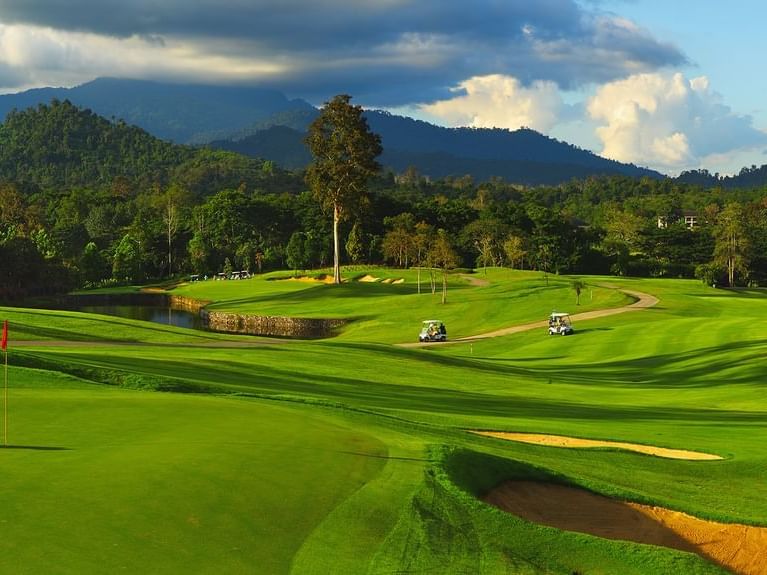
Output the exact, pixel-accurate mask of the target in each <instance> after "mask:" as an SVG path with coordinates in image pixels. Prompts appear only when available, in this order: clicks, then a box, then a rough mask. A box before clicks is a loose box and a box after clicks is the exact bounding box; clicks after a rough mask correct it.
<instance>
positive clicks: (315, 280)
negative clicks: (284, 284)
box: [280, 275, 333, 284]
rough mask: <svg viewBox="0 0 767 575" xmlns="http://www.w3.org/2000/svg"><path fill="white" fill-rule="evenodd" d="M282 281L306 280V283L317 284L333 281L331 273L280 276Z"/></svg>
mask: <svg viewBox="0 0 767 575" xmlns="http://www.w3.org/2000/svg"><path fill="white" fill-rule="evenodd" d="M280 279H281V280H282V281H291V282H307V283H319V284H332V283H333V276H331V275H324V276H317V277H312V276H293V277H289V278H280Z"/></svg>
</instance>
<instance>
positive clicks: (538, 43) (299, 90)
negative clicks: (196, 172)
mask: <svg viewBox="0 0 767 575" xmlns="http://www.w3.org/2000/svg"><path fill="white" fill-rule="evenodd" d="M0 24H2V25H3V29H4V34H3V35H4V36H5V40H4V44H5V45H8V47H9V48H10V50H11V52H13V51H14V50H15V51H16V52H18V51H23V50H24V49H25V48H27V47H29V46H37V45H41V46H44V48H43V52H44V53H38V54H37V57H36V58H35V59H34V61H33V62H29V61H27V62H26V63H25V64H24V65H21V63H20V61H19V60H18V59H17V60H13V59H10V60H9V59H8V58H7V57H5V56H3V55H2V54H0V64H2V65H4V66H5V67H6V68H7V69H6V70H3V68H2V66H0V85H3V86H10V85H12V84H13V82H16V83H19V85H30V84H34V83H35V82H38V81H40V80H39V79H40V77H41V76H42V75H43V73H44V72H46V71H51V70H53V69H55V70H58V77H60V78H61V81H62V82H65V80H66V77H67V74H69V75H70V77H71V78H72V81H71V82H70V83H72V84H73V83H77V82H78V81H80V80H81V78H82V77H83V76H86V75H90V77H93V76H94V75H115V72H114V71H115V70H116V71H118V72H122V71H123V70H126V72H125V73H128V72H130V73H131V74H132V76H133V77H142V78H158V77H160V76H162V75H164V79H169V78H170V79H173V78H176V79H183V80H197V81H203V82H205V81H208V82H210V81H221V80H222V79H225V80H228V81H230V82H247V83H258V84H261V85H268V86H272V87H275V88H279V89H282V90H285V91H287V92H289V93H293V94H296V95H301V96H304V97H307V98H309V99H312V100H313V101H315V102H321V101H323V100H324V99H327V98H329V97H330V96H332V95H333V94H336V93H339V92H344V91H345V92H349V93H351V94H354V95H355V97H357V98H358V99H359V100H360V101H364V102H365V103H366V104H367V105H371V106H398V105H406V104H410V103H413V102H433V101H435V100H438V99H445V98H447V97H449V96H450V95H451V92H450V88H451V87H454V86H457V85H459V84H460V83H462V82H464V81H466V80H467V79H468V78H474V77H481V76H491V75H506V76H512V77H514V78H516V79H517V80H518V81H520V82H521V83H522V84H523V85H524V86H530V85H532V84H533V83H534V82H536V81H543V82H553V83H554V84H556V85H557V86H559V87H561V88H564V89H568V88H573V87H576V86H580V85H584V84H589V83H594V82H596V83H602V82H606V81H612V80H615V79H618V78H621V77H625V76H626V75H628V74H632V73H637V72H649V71H655V70H657V69H659V68H663V67H669V66H677V65H680V64H683V63H685V62H686V61H687V60H686V57H685V55H684V54H683V53H682V52H681V51H680V50H679V49H678V48H677V47H675V46H674V45H673V44H671V43H667V42H662V41H660V40H658V39H656V38H654V37H652V35H651V34H649V33H648V32H647V31H645V30H642V29H640V28H638V27H636V26H635V25H633V24H632V23H631V22H628V21H625V20H622V19H620V18H618V17H616V16H613V15H609V14H605V13H600V12H597V11H595V9H593V8H586V7H584V6H583V5H581V4H579V3H577V2H576V1H575V0H536V1H535V2H530V1H528V0H505V1H503V2H499V1H498V0H475V1H473V2H471V3H466V2H465V1H463V0H460V1H458V0H440V1H437V0H360V1H358V2H354V3H349V2H347V1H346V0H252V1H248V2H243V1H242V0H163V1H162V2H156V1H155V0H68V1H67V2H61V1H59V0H0ZM35 35H36V38H33V36H35ZM22 37H23V38H22ZM33 50H36V48H33ZM96 52H98V54H97V56H93V54H94V53H96ZM196 58H197V59H198V60H197V65H195V59H196ZM161 61H162V64H160V63H159V62H161ZM211 62H215V63H216V64H217V65H216V67H215V68H211V67H210V66H209V64H210V63H211ZM11 72H13V73H11Z"/></svg>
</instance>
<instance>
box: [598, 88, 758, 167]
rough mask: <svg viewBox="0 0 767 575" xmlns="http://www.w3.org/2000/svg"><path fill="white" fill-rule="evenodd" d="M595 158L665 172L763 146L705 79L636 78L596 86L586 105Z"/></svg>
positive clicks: (745, 119) (744, 117)
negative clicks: (593, 125) (598, 146)
mask: <svg viewBox="0 0 767 575" xmlns="http://www.w3.org/2000/svg"><path fill="white" fill-rule="evenodd" d="M588 114H589V116H590V117H591V119H592V120H594V121H596V122H597V123H598V125H599V126H598V128H597V129H596V133H597V136H598V137H599V139H600V140H601V141H602V144H603V149H602V151H601V154H602V155H603V156H605V157H608V158H612V159H615V160H619V161H622V162H633V163H639V164H644V165H651V166H658V167H661V168H663V169H666V170H670V171H679V170H681V169H688V168H697V167H699V166H701V165H702V164H704V163H706V160H707V159H712V158H717V159H718V161H721V160H722V159H723V158H724V157H726V155H728V154H732V153H734V152H737V151H742V150H745V149H749V148H754V147H758V146H764V145H767V133H765V132H763V131H761V130H758V129H756V128H755V127H754V126H753V121H752V118H751V117H750V116H747V115H737V114H735V113H733V111H732V110H731V109H730V108H729V107H728V106H726V105H725V104H724V103H723V101H722V97H721V96H720V95H719V94H717V93H716V92H714V91H712V90H711V88H710V86H709V82H708V79H707V78H706V77H703V76H702V77H698V78H693V79H690V80H688V79H687V78H686V77H685V76H684V75H682V74H680V73H676V74H671V75H669V74H637V75H634V76H631V77H629V78H626V79H623V80H618V81H615V82H611V83H608V84H605V85H603V86H601V87H600V88H599V89H598V91H597V93H596V95H595V96H594V97H593V98H591V99H590V101H589V103H588Z"/></svg>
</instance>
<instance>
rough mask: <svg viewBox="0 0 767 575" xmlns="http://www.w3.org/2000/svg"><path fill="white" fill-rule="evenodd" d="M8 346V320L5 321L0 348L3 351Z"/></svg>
mask: <svg viewBox="0 0 767 575" xmlns="http://www.w3.org/2000/svg"><path fill="white" fill-rule="evenodd" d="M7 347H8V320H5V321H4V322H3V338H2V339H0V349H2V350H3V351H5V350H6V348H7Z"/></svg>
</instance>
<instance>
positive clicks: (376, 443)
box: [0, 269, 767, 574]
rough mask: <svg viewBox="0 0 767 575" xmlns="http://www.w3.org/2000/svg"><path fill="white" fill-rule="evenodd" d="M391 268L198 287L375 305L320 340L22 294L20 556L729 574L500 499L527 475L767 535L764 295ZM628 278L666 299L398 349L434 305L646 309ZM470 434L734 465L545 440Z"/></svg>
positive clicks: (474, 311)
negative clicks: (564, 438) (490, 502)
mask: <svg viewBox="0 0 767 575" xmlns="http://www.w3.org/2000/svg"><path fill="white" fill-rule="evenodd" d="M370 274H371V275H376V276H377V277H382V278H385V277H390V278H395V279H399V278H404V279H405V282H404V283H402V284H383V283H380V282H376V283H372V282H356V281H349V282H348V283H346V284H344V285H342V286H327V285H324V284H319V283H308V282H298V281H279V280H274V279H272V280H268V279H266V278H256V279H253V280H242V281H236V282H231V281H230V282H200V283H195V284H188V285H185V286H181V287H179V288H177V289H176V290H175V292H176V293H182V294H184V295H189V296H191V297H195V298H198V299H204V300H212V301H214V302H215V303H214V304H212V306H211V307H212V308H215V309H218V310H222V311H236V312H238V313H253V314H262V315H290V316H297V317H332V318H338V317H342V318H347V319H352V320H353V321H352V322H351V323H350V324H348V325H347V326H346V327H345V328H344V329H343V330H342V331H341V333H340V334H339V335H338V336H337V337H335V338H331V339H328V340H320V341H288V340H283V341H280V342H275V341H268V340H262V339H259V338H245V337H230V336H223V335H220V334H210V333H201V332H191V331H189V330H183V329H180V328H169V327H165V326H159V325H150V324H145V323H142V322H135V321H130V320H119V319H115V318H105V317H104V316H92V315H88V314H78V313H65V312H45V311H39V310H16V309H10V308H0V319H2V318H4V317H7V318H8V319H9V320H10V322H11V336H12V337H11V346H10V349H11V353H10V356H9V357H10V360H11V370H10V379H11V389H10V398H11V403H10V407H11V411H10V413H11V419H10V423H11V425H10V443H11V444H12V445H13V446H15V447H14V448H13V449H7V450H3V451H0V454H2V458H0V473H2V474H3V476H4V477H6V478H7V481H6V482H5V489H4V492H5V494H6V505H5V506H4V507H3V511H2V512H0V519H2V521H3V524H4V525H5V526H6V530H4V531H5V532H6V536H5V537H4V538H3V542H2V543H1V544H0V548H2V549H3V551H4V553H3V555H2V559H0V565H2V570H3V571H7V570H9V569H10V567H11V566H15V567H17V568H16V572H27V573H39V572H46V571H47V570H49V569H47V568H46V567H47V566H49V565H51V564H56V565H60V566H62V567H61V569H60V570H59V571H60V572H67V573H82V572H98V571H101V570H104V571H108V572H112V571H116V570H127V571H128V572H138V571H152V572H162V573H174V572H211V573H212V572H227V573H253V572H257V573H350V574H355V573H365V572H369V573H392V572H409V573H421V572H424V573H425V572H439V573H488V574H494V573H562V574H569V573H575V572H577V573H615V572H621V573H637V574H646V573H658V574H662V573H716V572H720V571H719V569H718V567H716V566H714V565H712V564H711V563H709V562H707V561H705V560H704V559H702V558H700V557H698V556H696V555H691V554H687V553H682V552H679V551H671V550H667V549H662V548H656V547H651V546H644V545H637V544H632V543H628V542H616V541H607V540H602V539H599V538H595V537H590V536H586V535H580V534H575V533H569V532H563V531H558V530H555V529H552V528H546V527H539V526H535V525H532V524H530V523H528V522H525V521H522V520H520V519H517V518H515V517H514V516H511V515H508V514H505V513H502V512H500V511H497V510H496V509H494V508H491V507H489V506H487V505H485V504H483V503H481V502H480V501H479V500H478V499H477V496H479V495H482V494H483V493H484V492H486V491H487V490H488V489H490V488H492V487H493V486H494V485H496V484H497V483H499V482H501V481H502V480H504V479H509V478H521V479H526V478H527V479H535V480H545V481H557V482H567V483H571V484H575V485H580V486H583V487H586V488H588V489H591V490H593V491H596V492H599V493H603V494H606V495H609V496H615V497H620V498H624V499H629V500H632V501H636V502H642V503H649V504H653V505H661V506H664V507H669V508H672V509H676V510H680V511H685V512H687V513H690V514H693V515H697V516H699V517H704V518H710V519H716V520H720V521H724V522H741V523H748V524H756V525H767V485H765V484H764V481H763V477H764V475H765V473H767V455H765V453H764V449H763V445H764V444H765V442H766V441H767V427H765V425H764V422H765V421H767V399H765V397H766V394H765V389H764V388H765V385H767V384H765V383H764V382H765V381H767V365H766V364H765V361H764V358H765V353H766V352H767V336H765V335H764V334H763V333H762V332H761V331H760V330H759V329H755V325H757V324H755V322H754V319H755V318H758V319H761V318H765V317H767V294H766V293H765V292H762V291H759V290H751V291H729V290H715V289H712V288H708V287H705V286H703V285H701V284H700V283H698V282H692V281H682V280H628V279H625V280H622V279H616V278H585V279H586V280H587V288H586V290H584V292H583V293H582V294H581V305H579V306H576V305H575V294H574V292H573V291H572V289H571V288H570V278H565V277H556V276H555V277H550V278H549V281H548V285H547V284H546V282H545V281H544V278H543V277H542V276H541V275H540V274H533V273H526V272H510V271H506V270H488V272H487V274H486V275H485V274H482V273H478V274H475V276H474V277H475V278H477V279H481V280H483V281H481V282H477V281H474V282H469V281H468V280H467V279H465V278H463V277H460V276H454V277H452V278H451V285H450V289H449V291H448V303H447V304H446V305H441V304H440V303H439V296H440V294H439V293H437V294H431V292H430V290H429V289H428V285H424V286H423V288H424V293H422V294H418V293H417V289H416V286H415V272H414V271H407V272H403V271H400V270H383V269H378V270H371V272H370ZM283 275H284V274H283ZM616 288H625V289H630V290H636V291H641V292H645V293H649V294H653V295H655V296H657V297H658V298H659V299H660V301H659V303H658V304H657V305H656V306H655V307H653V308H650V309H647V310H642V311H631V312H626V313H622V314H620V315H613V316H610V317H603V318H597V319H592V320H588V321H582V322H577V321H576V322H575V330H576V331H575V334H574V335H573V336H569V337H564V338H563V337H549V336H547V335H546V333H545V329H536V330H531V331H523V332H519V333H516V334H513V335H508V336H504V337H497V338H491V339H484V340H477V341H473V342H471V343H469V342H459V343H452V344H448V345H430V346H428V347H423V348H422V347H401V346H398V345H392V344H396V343H401V342H402V343H404V342H413V341H414V340H415V339H416V336H417V330H418V327H419V324H420V321H421V319H427V318H431V317H439V319H442V320H443V321H445V322H446V324H447V326H448V330H449V336H450V337H451V338H456V337H459V336H468V335H476V334H481V333H485V332H489V331H492V330H495V329H499V328H502V327H508V326H512V325H520V324H525V323H530V322H533V321H540V320H544V319H545V318H546V316H547V315H548V313H549V312H550V311H551V310H552V309H558V310H563V311H569V312H570V313H577V312H580V311H588V310H595V309H600V308H607V307H611V308H614V307H619V306H621V305H625V304H627V303H630V301H631V299H630V298H629V297H628V296H626V295H625V294H623V293H622V292H620V291H619V290H618V289H616ZM14 338H15V339H14ZM24 341H26V342H28V343H27V345H21V344H22V343H23V342H24ZM61 341H65V342H67V343H66V345H62V344H61V343H60V342H61ZM126 342H127V343H126ZM232 342H234V343H232ZM242 342H246V343H245V344H243V343H242ZM16 343H18V344H19V345H18V346H17V345H15V344H16ZM231 345H246V346H247V347H231ZM153 390H169V391H186V392H192V393H186V394H182V393H158V392H156V391H153ZM469 429H493V430H508V431H530V432H539V433H553V434H559V435H572V436H577V437H584V438H592V439H609V440H619V441H631V442H636V443H644V444H650V445H658V446H663V447H671V448H679V449H692V450H697V451H703V452H707V453H713V454H717V455H720V456H722V457H723V458H724V459H723V460H721V461H712V462H691V461H678V460H670V459H662V458H658V457H652V456H647V455H641V454H636V453H630V452H626V451H621V450H616V449H590V450H587V449H562V448H555V447H543V446H535V445H528V444H522V443H516V442H508V441H503V440H499V439H493V438H486V437H479V436H476V435H473V434H470V433H467V432H466V430H469ZM11 526H12V527H11ZM43 534H44V535H43ZM41 537H44V538H45V552H44V553H42V552H41V551H40V540H41ZM18 566H21V568H20V569H19V568H18Z"/></svg>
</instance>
